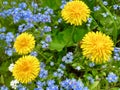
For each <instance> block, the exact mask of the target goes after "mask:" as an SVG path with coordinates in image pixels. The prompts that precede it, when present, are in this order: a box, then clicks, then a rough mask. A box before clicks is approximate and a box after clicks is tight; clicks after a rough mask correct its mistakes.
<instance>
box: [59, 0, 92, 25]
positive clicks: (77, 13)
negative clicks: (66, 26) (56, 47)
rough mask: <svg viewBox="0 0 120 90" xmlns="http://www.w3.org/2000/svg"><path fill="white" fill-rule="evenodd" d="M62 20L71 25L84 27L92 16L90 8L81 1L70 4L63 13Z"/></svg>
mask: <svg viewBox="0 0 120 90" xmlns="http://www.w3.org/2000/svg"><path fill="white" fill-rule="evenodd" d="M61 15H62V18H63V19H64V20H65V21H66V22H67V23H70V24H71V25H72V24H74V25H76V26H78V25H82V23H83V22H86V21H87V19H88V18H89V16H90V9H89V7H88V6H87V5H86V4H85V3H84V2H83V1H79V0H74V1H71V2H68V3H67V4H66V5H65V6H64V8H63V9H62V11H61Z"/></svg>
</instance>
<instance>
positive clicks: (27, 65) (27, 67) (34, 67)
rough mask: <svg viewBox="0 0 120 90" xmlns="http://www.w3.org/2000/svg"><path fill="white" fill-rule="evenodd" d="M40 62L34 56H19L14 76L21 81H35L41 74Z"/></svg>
mask: <svg viewBox="0 0 120 90" xmlns="http://www.w3.org/2000/svg"><path fill="white" fill-rule="evenodd" d="M39 71H40V62H39V60H38V59H37V58H36V57H34V56H30V55H28V56H23V57H21V58H19V59H18V60H17V61H16V63H15V65H14V68H13V76H14V78H15V79H16V80H18V81H19V82H21V83H29V82H31V81H33V80H34V79H35V78H36V77H37V76H38V74H39Z"/></svg>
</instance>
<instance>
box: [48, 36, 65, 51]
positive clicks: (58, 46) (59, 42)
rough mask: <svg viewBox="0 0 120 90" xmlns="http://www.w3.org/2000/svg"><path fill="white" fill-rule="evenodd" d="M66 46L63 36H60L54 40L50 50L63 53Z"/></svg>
mask: <svg viewBox="0 0 120 90" xmlns="http://www.w3.org/2000/svg"><path fill="white" fill-rule="evenodd" d="M60 36H61V37H60ZM64 46H65V43H64V42H63V37H62V34H59V35H58V36H56V37H54V38H53V40H52V42H51V43H50V47H49V48H50V49H51V50H57V51H61V50H62V49H63V48H64Z"/></svg>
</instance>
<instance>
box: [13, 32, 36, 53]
mask: <svg viewBox="0 0 120 90" xmlns="http://www.w3.org/2000/svg"><path fill="white" fill-rule="evenodd" d="M34 47H35V39H34V36H33V35H32V34H28V33H26V32H25V33H22V34H20V35H19V36H18V37H17V38H16V41H15V43H14V48H15V50H16V52H17V53H18V54H28V53H30V52H31V51H32V50H33V48H34Z"/></svg>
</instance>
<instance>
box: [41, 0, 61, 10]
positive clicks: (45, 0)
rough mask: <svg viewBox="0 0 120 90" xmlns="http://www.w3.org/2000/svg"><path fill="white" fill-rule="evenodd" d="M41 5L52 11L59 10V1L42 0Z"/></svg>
mask: <svg viewBox="0 0 120 90" xmlns="http://www.w3.org/2000/svg"><path fill="white" fill-rule="evenodd" d="M42 5H43V6H48V7H50V8H52V9H54V10H56V9H59V8H60V5H61V0H54V1H51V0H42Z"/></svg>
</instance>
